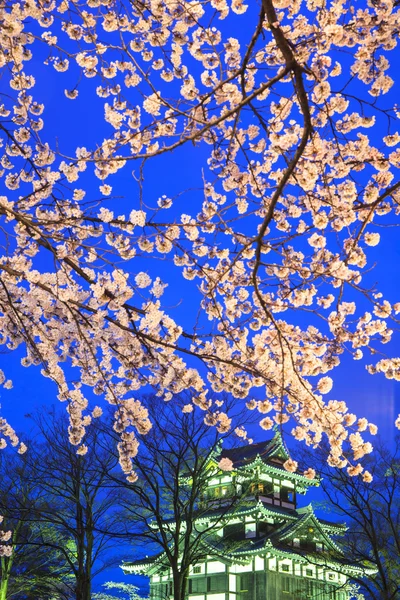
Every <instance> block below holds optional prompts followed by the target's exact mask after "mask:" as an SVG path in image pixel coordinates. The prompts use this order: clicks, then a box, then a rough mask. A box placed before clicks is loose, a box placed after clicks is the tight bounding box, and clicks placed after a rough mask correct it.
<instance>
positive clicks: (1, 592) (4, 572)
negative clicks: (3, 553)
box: [0, 556, 13, 600]
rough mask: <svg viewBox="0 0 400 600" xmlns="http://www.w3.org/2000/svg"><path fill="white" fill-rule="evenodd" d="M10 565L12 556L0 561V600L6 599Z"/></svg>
mask: <svg viewBox="0 0 400 600" xmlns="http://www.w3.org/2000/svg"><path fill="white" fill-rule="evenodd" d="M12 563H13V559H12V556H10V557H5V558H2V559H1V579H0V600H6V599H7V591H8V584H9V582H10V573H11V567H12Z"/></svg>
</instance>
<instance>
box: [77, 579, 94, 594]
mask: <svg viewBox="0 0 400 600" xmlns="http://www.w3.org/2000/svg"><path fill="white" fill-rule="evenodd" d="M91 583H92V582H91V580H90V578H88V577H86V575H84V574H81V576H80V577H79V579H78V581H77V582H76V600H91Z"/></svg>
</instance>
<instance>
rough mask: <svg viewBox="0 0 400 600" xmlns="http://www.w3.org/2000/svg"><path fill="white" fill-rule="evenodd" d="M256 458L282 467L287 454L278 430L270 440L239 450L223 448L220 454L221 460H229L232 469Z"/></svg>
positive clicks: (241, 447)
mask: <svg viewBox="0 0 400 600" xmlns="http://www.w3.org/2000/svg"><path fill="white" fill-rule="evenodd" d="M257 457H259V458H261V460H262V461H263V462H267V463H269V462H272V463H273V464H278V465H279V464H280V465H282V464H283V463H284V462H285V461H286V460H288V458H289V452H288V450H287V448H286V445H285V443H284V441H283V439H282V435H281V433H280V431H279V430H276V431H275V435H274V437H273V438H272V439H270V440H265V441H264V442H257V443H256V444H248V445H247V446H240V447H239V448H227V449H225V448H224V449H223V450H222V452H221V458H229V459H230V460H231V461H232V463H233V468H234V469H237V468H239V467H244V466H247V465H249V464H251V463H253V462H254V461H255V460H256V458H257Z"/></svg>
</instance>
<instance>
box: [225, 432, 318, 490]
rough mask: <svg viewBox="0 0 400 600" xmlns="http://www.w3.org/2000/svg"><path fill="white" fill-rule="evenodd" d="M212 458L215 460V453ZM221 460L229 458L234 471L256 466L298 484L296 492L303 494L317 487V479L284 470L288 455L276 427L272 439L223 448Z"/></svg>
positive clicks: (243, 470) (298, 471)
mask: <svg viewBox="0 0 400 600" xmlns="http://www.w3.org/2000/svg"><path fill="white" fill-rule="evenodd" d="M213 457H214V460H215V453H214V454H213ZM221 458H229V460H231V461H232V463H233V470H234V471H239V472H240V471H241V472H246V471H251V470H253V469H254V468H255V467H257V466H258V467H259V468H261V470H264V471H265V472H266V473H268V474H269V475H275V476H277V477H279V478H285V479H289V480H291V481H296V482H297V483H298V484H300V485H299V486H298V491H299V492H301V493H305V491H306V489H307V488H308V487H310V486H318V485H319V479H318V478H315V479H308V478H307V477H305V476H304V475H303V473H302V472H301V471H300V470H297V471H295V472H294V473H292V472H291V471H287V470H286V469H285V468H284V466H283V464H284V463H285V462H286V461H287V460H288V459H289V458H290V454H289V450H288V448H287V446H286V444H285V442H284V440H283V438H282V434H281V432H280V430H279V429H278V428H277V427H276V428H275V434H274V437H273V438H272V439H269V440H265V441H264V442H257V443H256V444H247V445H246V446H240V447H239V448H227V449H225V448H224V449H223V450H222V451H221V453H220V455H219V457H218V459H221Z"/></svg>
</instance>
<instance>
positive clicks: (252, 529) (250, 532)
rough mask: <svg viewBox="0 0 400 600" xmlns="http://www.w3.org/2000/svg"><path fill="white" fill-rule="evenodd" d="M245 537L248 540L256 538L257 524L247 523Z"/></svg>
mask: <svg viewBox="0 0 400 600" xmlns="http://www.w3.org/2000/svg"><path fill="white" fill-rule="evenodd" d="M245 537H246V538H253V537H256V524H255V523H246V525H245Z"/></svg>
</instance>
